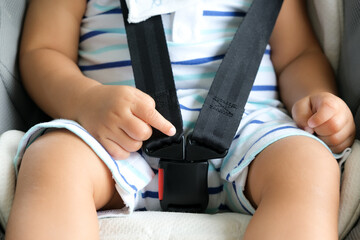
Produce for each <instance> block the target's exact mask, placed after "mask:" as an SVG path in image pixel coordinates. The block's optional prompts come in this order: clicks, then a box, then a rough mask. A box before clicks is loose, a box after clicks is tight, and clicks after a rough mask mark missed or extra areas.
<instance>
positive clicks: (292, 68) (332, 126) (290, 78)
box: [270, 0, 355, 152]
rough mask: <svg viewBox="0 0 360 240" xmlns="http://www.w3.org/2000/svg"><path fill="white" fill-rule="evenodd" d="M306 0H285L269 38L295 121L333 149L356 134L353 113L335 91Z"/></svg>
mask: <svg viewBox="0 0 360 240" xmlns="http://www.w3.org/2000/svg"><path fill="white" fill-rule="evenodd" d="M304 2H305V1H303V0H285V1H284V5H283V9H282V11H281V13H280V15H279V18H278V20H277V23H276V26H275V28H274V32H273V34H272V36H271V39H270V44H271V47H272V60H273V63H274V66H275V70H276V73H277V75H278V84H279V91H280V96H281V99H282V101H283V102H284V104H285V106H286V107H287V109H288V110H289V111H290V112H292V116H293V118H294V120H295V122H296V123H297V124H298V125H299V126H300V127H302V128H303V129H305V130H307V131H309V132H315V133H316V134H317V135H318V136H319V137H320V138H321V139H322V140H323V141H324V142H325V143H327V144H328V145H329V147H330V148H331V149H332V150H333V151H334V152H340V151H342V150H344V149H345V148H346V147H348V146H350V145H351V144H352V142H353V140H354V136H355V125H354V121H353V117H352V114H351V112H350V110H349V108H348V107H347V106H346V104H345V103H344V102H343V101H342V100H341V99H340V98H338V97H336V96H335V94H336V85H335V80H334V74H333V72H332V69H331V67H330V65H329V63H328V61H327V59H326V57H325V55H324V54H323V52H322V50H321V47H320V46H319V44H318V42H317V39H316V37H315V35H314V33H313V30H312V28H311V25H310V22H309V19H308V17H307V14H306V6H305V3H304Z"/></svg>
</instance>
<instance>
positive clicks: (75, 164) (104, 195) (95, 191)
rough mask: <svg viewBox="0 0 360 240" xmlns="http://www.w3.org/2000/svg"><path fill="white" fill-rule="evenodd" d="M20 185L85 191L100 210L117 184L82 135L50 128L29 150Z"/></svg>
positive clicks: (78, 191) (70, 191)
mask: <svg viewBox="0 0 360 240" xmlns="http://www.w3.org/2000/svg"><path fill="white" fill-rule="evenodd" d="M18 183H20V184H18V185H25V186H23V187H25V188H27V187H28V188H30V189H33V188H34V187H35V186H36V187H40V188H42V187H48V188H53V189H58V190H61V189H66V191H65V190H64V191H63V192H64V194H65V192H69V193H70V194H71V193H73V194H74V196H76V195H77V193H83V194H85V195H88V196H91V197H93V198H94V202H95V206H96V208H97V209H99V208H101V207H103V206H104V205H105V204H106V203H108V202H109V201H110V200H111V198H112V197H113V195H114V193H115V183H114V181H113V179H112V176H111V173H110V171H109V169H108V168H107V167H106V165H105V164H104V163H103V162H102V161H101V160H100V159H99V157H98V156H97V155H96V154H95V152H94V151H93V150H92V149H91V148H90V147H89V146H88V145H87V144H86V143H85V142H84V141H83V140H81V139H80V138H79V137H77V136H76V135H74V134H73V133H71V132H69V131H67V130H50V131H48V132H47V133H46V134H44V135H42V136H40V137H39V138H37V139H36V140H35V141H34V142H33V143H32V144H31V145H30V146H29V147H28V148H27V149H26V151H25V153H24V156H23V159H22V162H21V166H20V170H19V176H18Z"/></svg>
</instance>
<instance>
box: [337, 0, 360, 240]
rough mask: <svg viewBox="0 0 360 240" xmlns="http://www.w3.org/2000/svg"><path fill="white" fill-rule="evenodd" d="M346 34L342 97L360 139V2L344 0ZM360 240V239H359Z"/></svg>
mask: <svg viewBox="0 0 360 240" xmlns="http://www.w3.org/2000/svg"><path fill="white" fill-rule="evenodd" d="M343 3H344V5H343V7H344V34H343V40H342V47H341V57H340V68H339V78H338V83H339V91H340V96H341V97H342V98H343V99H344V100H345V102H346V103H347V104H348V105H349V107H350V109H351V111H352V112H353V114H354V117H355V122H356V123H357V130H356V133H357V138H358V139H359V137H360V65H359V64H360V47H359V46H360V1H359V0H344V1H343ZM358 239H360V238H358Z"/></svg>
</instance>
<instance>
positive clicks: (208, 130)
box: [120, 0, 283, 161]
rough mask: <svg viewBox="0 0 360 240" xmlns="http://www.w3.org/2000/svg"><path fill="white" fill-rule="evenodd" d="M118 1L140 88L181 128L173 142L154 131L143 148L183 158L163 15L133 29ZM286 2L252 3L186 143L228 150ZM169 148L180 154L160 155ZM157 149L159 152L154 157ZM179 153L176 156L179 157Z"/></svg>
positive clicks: (189, 156)
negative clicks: (281, 9) (171, 147)
mask: <svg viewBox="0 0 360 240" xmlns="http://www.w3.org/2000/svg"><path fill="white" fill-rule="evenodd" d="M120 1H121V5H122V11H123V16H124V22H125V27H126V32H127V38H128V45H129V49H130V56H131V61H132V67H133V71H134V77H135V84H136V87H137V88H139V89H140V90H142V91H144V92H146V93H148V94H149V95H150V96H151V97H153V98H154V99H155V102H156V109H157V110H158V111H159V112H160V113H161V114H162V115H163V116H164V117H165V118H167V119H168V120H169V121H170V122H172V123H173V124H174V125H175V127H176V129H177V134H176V135H175V136H173V137H167V136H166V135H164V134H162V133H160V132H159V131H157V130H154V133H153V136H152V137H151V138H150V139H149V140H148V141H146V142H145V143H144V148H145V149H146V151H147V153H148V154H150V155H151V153H154V152H155V154H152V155H155V156H156V157H162V158H169V157H170V159H171V158H175V159H179V160H181V159H184V158H185V156H184V154H185V153H184V151H185V150H184V149H183V147H182V146H180V145H182V144H180V145H178V147H176V146H177V145H176V144H174V143H179V142H180V141H181V137H182V135H183V129H182V118H181V113H180V107H179V103H178V100H177V95H176V89H175V84H174V78H173V74H172V69H171V63H170V58H169V54H168V49H167V45H166V39H165V34H164V29H163V25H162V20H161V16H154V17H151V18H150V19H148V20H146V21H144V22H140V23H136V24H129V23H128V21H127V17H128V9H127V7H125V6H126V5H125V4H126V3H125V0H120ZM282 2H283V1H282V0H272V1H269V0H254V1H253V3H252V5H251V7H250V9H249V11H248V13H247V15H246V17H245V18H244V20H243V22H242V23H241V24H240V27H239V28H238V30H237V32H236V34H235V36H234V39H233V41H232V42H231V44H230V47H229V49H228V51H227V53H226V55H225V57H224V59H223V61H222V63H221V65H220V67H219V69H218V71H217V74H216V76H215V79H214V81H213V83H212V85H211V88H210V91H209V93H208V96H207V98H206V100H205V103H204V105H203V107H202V110H201V112H200V115H199V118H198V120H197V122H196V125H195V129H194V131H193V133H192V135H191V136H189V137H188V138H189V139H188V142H190V143H194V142H195V143H196V145H199V144H200V145H201V146H203V147H205V148H208V149H211V150H213V151H214V152H217V153H223V152H225V151H226V150H227V149H228V148H229V147H230V144H231V142H232V140H233V137H234V135H235V133H236V130H237V128H238V126H239V123H240V121H241V117H242V115H243V113H244V107H245V104H246V101H247V99H248V96H249V93H250V91H251V88H252V85H253V82H254V80H255V77H256V74H257V71H258V68H259V65H260V62H261V59H262V56H263V54H264V52H265V49H266V45H267V43H268V40H269V38H270V35H271V33H272V30H273V26H274V24H275V21H276V19H277V15H278V13H279V11H280V8H281V5H282ZM209 116H211V117H209ZM190 145H191V144H190ZM166 146H175V147H176V148H177V149H170V150H168V151H165V152H161V149H164V148H166ZM181 149H182V150H181ZM157 150H159V151H160V152H158V153H156V152H157ZM175 151H177V152H178V155H176V156H174V152H175ZM186 152H187V153H186V159H187V160H192V161H196V160H199V159H197V158H201V160H203V159H204V156H193V155H192V152H194V151H189V150H188V149H187V150H186ZM195 152H197V151H195ZM168 153H170V155H171V156H168V155H169V154H168ZM195 155H196V154H195Z"/></svg>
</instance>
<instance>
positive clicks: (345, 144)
mask: <svg viewBox="0 0 360 240" xmlns="http://www.w3.org/2000/svg"><path fill="white" fill-rule="evenodd" d="M353 142H354V138H353V137H349V138H347V139H345V141H343V142H342V143H340V144H339V145H336V146H329V148H330V149H331V151H332V152H333V153H342V152H343V151H344V150H345V149H346V148H348V147H351V144H352V143H353Z"/></svg>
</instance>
